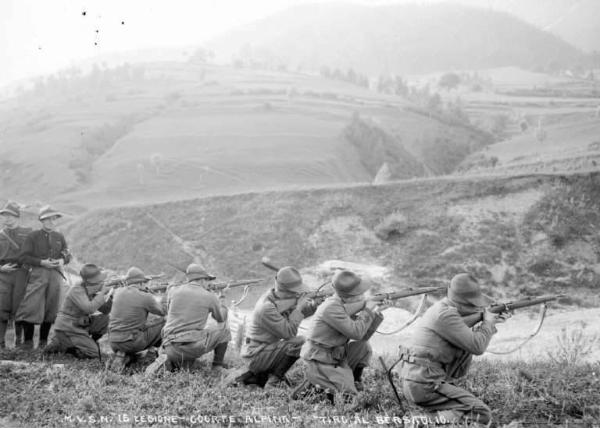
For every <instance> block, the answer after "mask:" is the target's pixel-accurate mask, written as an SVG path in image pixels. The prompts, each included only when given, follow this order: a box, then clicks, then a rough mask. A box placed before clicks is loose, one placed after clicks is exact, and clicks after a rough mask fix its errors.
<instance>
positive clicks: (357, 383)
mask: <svg viewBox="0 0 600 428" xmlns="http://www.w3.org/2000/svg"><path fill="white" fill-rule="evenodd" d="M364 369H365V366H363V365H358V366H356V367H355V368H354V370H352V376H353V377H354V387H355V388H356V390H357V391H359V392H360V391H364V390H365V387H364V385H363V383H362V374H363V370H364Z"/></svg>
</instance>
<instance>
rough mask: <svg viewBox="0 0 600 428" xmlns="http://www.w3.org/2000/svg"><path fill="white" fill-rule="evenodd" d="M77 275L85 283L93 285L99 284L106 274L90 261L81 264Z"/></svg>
mask: <svg viewBox="0 0 600 428" xmlns="http://www.w3.org/2000/svg"><path fill="white" fill-rule="evenodd" d="M79 275H80V276H81V279H83V281H84V282H85V283H87V284H93V285H95V284H100V283H101V282H102V281H104V280H105V279H106V276H107V274H106V272H104V271H103V270H102V269H100V268H99V267H98V266H96V265H95V264H92V263H88V264H85V265H83V266H82V267H81V270H80V271H79Z"/></svg>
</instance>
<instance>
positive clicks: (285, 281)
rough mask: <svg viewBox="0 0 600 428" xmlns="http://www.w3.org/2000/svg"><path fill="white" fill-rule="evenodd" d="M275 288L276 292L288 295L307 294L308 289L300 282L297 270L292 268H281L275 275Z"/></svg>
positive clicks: (300, 277)
mask: <svg viewBox="0 0 600 428" xmlns="http://www.w3.org/2000/svg"><path fill="white" fill-rule="evenodd" d="M275 283H276V286H275V288H276V289H277V290H278V291H286V292H289V293H296V294H302V293H308V292H309V291H310V287H309V286H307V285H306V284H304V283H303V282H302V276H301V275H300V272H298V269H296V268H295V267H292V266H285V267H282V268H281V269H279V270H278V271H277V275H275Z"/></svg>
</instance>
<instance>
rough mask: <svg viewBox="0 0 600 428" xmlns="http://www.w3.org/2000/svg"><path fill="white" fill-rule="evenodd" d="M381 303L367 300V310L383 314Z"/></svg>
mask: <svg viewBox="0 0 600 428" xmlns="http://www.w3.org/2000/svg"><path fill="white" fill-rule="evenodd" d="M380 303H381V302H376V301H374V300H367V303H366V305H365V309H369V310H370V311H372V312H381V310H380V309H379V307H380Z"/></svg>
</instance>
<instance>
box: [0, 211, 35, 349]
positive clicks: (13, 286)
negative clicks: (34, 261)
mask: <svg viewBox="0 0 600 428" xmlns="http://www.w3.org/2000/svg"><path fill="white" fill-rule="evenodd" d="M20 217H21V209H20V208H19V205H18V204H16V203H15V202H10V201H9V202H7V203H6V205H5V206H4V208H2V210H0V218H1V219H2V222H3V224H4V228H3V229H2V230H0V349H2V348H4V346H5V343H4V337H5V335H6V327H7V326H8V320H9V318H13V319H14V317H15V314H16V312H17V309H18V307H19V304H20V303H21V300H23V295H24V294H25V287H26V286H27V274H28V272H29V269H28V268H27V267H26V266H24V265H23V264H21V263H20V262H19V255H20V253H21V249H22V247H23V243H24V242H25V239H26V238H27V235H29V234H30V233H31V229H30V228H28V227H21V226H19V218H20ZM21 342H22V329H21V324H15V345H20V344H21Z"/></svg>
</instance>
